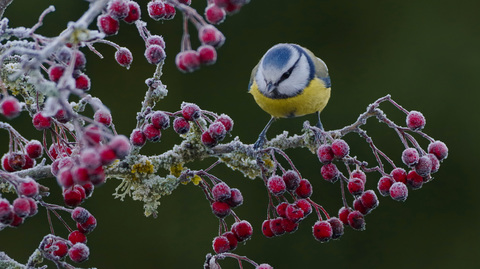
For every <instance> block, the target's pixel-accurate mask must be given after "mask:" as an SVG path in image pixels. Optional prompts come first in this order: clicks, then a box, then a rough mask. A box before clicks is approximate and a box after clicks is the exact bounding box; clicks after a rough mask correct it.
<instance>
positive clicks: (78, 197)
mask: <svg viewBox="0 0 480 269" xmlns="http://www.w3.org/2000/svg"><path fill="white" fill-rule="evenodd" d="M63 200H64V202H65V204H66V205H67V206H71V207H74V206H78V205H79V204H81V203H82V193H81V192H80V191H79V190H77V189H74V188H71V187H70V188H68V189H66V190H65V191H64V192H63Z"/></svg>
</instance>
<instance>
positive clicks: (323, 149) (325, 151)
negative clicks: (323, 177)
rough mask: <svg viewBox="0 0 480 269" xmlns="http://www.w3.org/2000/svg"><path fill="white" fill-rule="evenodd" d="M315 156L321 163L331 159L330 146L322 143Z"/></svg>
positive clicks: (332, 156) (329, 161)
mask: <svg viewBox="0 0 480 269" xmlns="http://www.w3.org/2000/svg"><path fill="white" fill-rule="evenodd" d="M317 156H318V159H319V160H320V162H321V163H323V164H327V163H331V162H332V161H333V158H334V155H333V151H332V146H330V145H328V144H323V145H320V147H318V150H317Z"/></svg>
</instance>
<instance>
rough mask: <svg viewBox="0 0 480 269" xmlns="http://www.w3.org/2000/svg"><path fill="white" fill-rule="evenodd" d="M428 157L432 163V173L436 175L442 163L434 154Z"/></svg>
mask: <svg viewBox="0 0 480 269" xmlns="http://www.w3.org/2000/svg"><path fill="white" fill-rule="evenodd" d="M427 157H428V158H429V159H430V161H431V162H432V170H431V171H430V173H431V174H433V173H436V172H437V171H438V169H439V168H440V161H439V160H438V159H437V157H435V155H434V154H431V153H429V154H427Z"/></svg>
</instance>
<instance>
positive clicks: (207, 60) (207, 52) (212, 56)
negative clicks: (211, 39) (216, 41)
mask: <svg viewBox="0 0 480 269" xmlns="http://www.w3.org/2000/svg"><path fill="white" fill-rule="evenodd" d="M197 52H198V56H199V59H200V63H201V64H204V65H212V64H214V63H215V62H216V61H217V51H216V50H215V48H214V47H213V46H210V45H202V46H200V47H198V48H197Z"/></svg>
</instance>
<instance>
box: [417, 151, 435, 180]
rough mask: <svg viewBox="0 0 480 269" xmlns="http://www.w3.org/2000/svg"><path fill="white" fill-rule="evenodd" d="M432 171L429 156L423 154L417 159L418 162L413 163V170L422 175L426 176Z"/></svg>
mask: <svg viewBox="0 0 480 269" xmlns="http://www.w3.org/2000/svg"><path fill="white" fill-rule="evenodd" d="M431 171H432V161H431V160H430V157H428V156H426V155H424V156H422V157H420V159H418V163H417V164H416V165H415V172H417V174H419V175H420V176H422V177H427V176H428V175H430V172H431Z"/></svg>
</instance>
